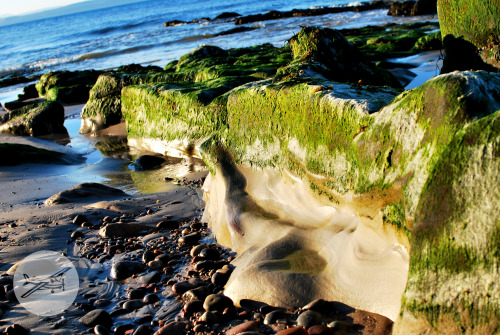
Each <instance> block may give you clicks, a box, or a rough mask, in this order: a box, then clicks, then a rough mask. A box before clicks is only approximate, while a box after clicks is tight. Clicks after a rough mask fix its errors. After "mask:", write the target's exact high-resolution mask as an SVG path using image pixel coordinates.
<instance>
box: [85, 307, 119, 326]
mask: <svg viewBox="0 0 500 335" xmlns="http://www.w3.org/2000/svg"><path fill="white" fill-rule="evenodd" d="M80 322H81V323H82V324H83V325H85V326H87V327H95V326H97V325H101V326H104V327H106V328H107V329H111V326H112V325H113V320H112V319H111V316H110V315H109V313H108V312H106V311H105V310H103V309H94V310H93V311H90V312H88V313H87V314H85V315H84V316H82V317H81V318H80Z"/></svg>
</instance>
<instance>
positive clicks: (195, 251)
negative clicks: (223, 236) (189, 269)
mask: <svg viewBox="0 0 500 335" xmlns="http://www.w3.org/2000/svg"><path fill="white" fill-rule="evenodd" d="M206 247H207V245H206V244H198V245H195V246H194V247H192V248H191V251H190V252H189V254H190V255H191V257H196V256H198V255H199V254H200V252H201V251H202V250H203V249H206Z"/></svg>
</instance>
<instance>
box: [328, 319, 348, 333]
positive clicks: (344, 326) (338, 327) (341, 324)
mask: <svg viewBox="0 0 500 335" xmlns="http://www.w3.org/2000/svg"><path fill="white" fill-rule="evenodd" d="M351 326H352V324H351V323H349V322H345V321H339V320H337V321H333V322H330V323H329V324H328V327H330V328H331V329H332V330H333V331H334V332H346V331H348V330H349V328H350V327H351Z"/></svg>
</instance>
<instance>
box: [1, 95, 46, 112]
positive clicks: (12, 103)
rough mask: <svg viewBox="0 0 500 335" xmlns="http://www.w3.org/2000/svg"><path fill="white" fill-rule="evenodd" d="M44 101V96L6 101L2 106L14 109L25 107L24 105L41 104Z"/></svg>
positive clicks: (9, 109) (10, 109)
mask: <svg viewBox="0 0 500 335" xmlns="http://www.w3.org/2000/svg"><path fill="white" fill-rule="evenodd" d="M44 102H47V100H46V99H45V98H39V99H32V100H29V101H25V100H14V101H9V102H6V103H5V106H4V107H5V109H6V110H8V111H15V110H18V109H21V108H23V107H26V106H33V105H36V104H41V103H44Z"/></svg>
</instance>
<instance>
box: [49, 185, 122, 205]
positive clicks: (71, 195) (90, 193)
mask: <svg viewBox="0 0 500 335" xmlns="http://www.w3.org/2000/svg"><path fill="white" fill-rule="evenodd" d="M126 196H127V194H126V193H125V192H123V191H122V190H119V189H117V188H113V187H109V186H106V185H102V184H99V183H83V184H80V185H77V186H75V187H73V188H70V189H69V190H64V191H61V192H59V193H57V194H54V195H53V196H51V197H50V198H48V199H46V200H45V201H44V204H45V206H54V205H60V204H68V203H75V202H91V201H97V200H102V199H117V198H124V197H126Z"/></svg>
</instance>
